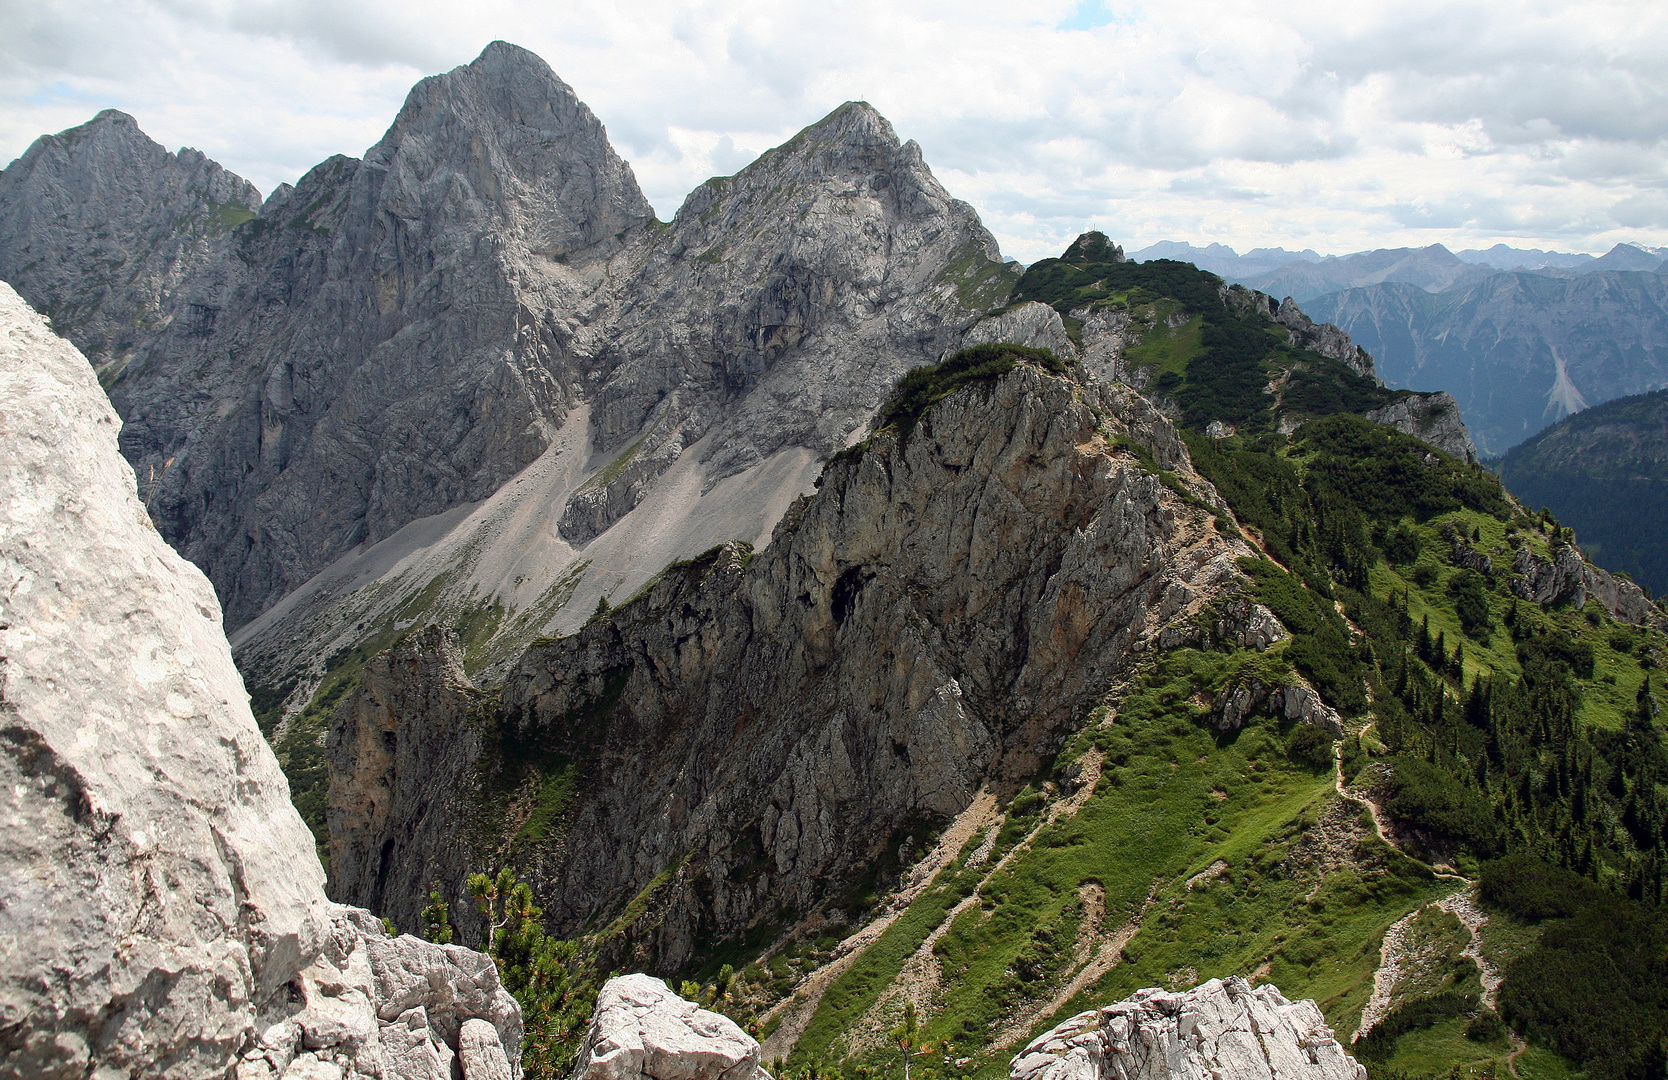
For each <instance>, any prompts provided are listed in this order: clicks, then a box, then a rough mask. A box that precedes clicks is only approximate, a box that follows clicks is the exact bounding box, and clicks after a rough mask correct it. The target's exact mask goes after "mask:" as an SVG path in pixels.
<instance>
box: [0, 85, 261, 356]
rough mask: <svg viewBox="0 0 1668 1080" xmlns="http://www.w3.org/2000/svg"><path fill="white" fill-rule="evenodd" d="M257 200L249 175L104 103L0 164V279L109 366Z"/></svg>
mask: <svg viewBox="0 0 1668 1080" xmlns="http://www.w3.org/2000/svg"><path fill="white" fill-rule="evenodd" d="M260 204H261V196H260V192H258V191H256V190H255V187H254V185H253V184H250V183H249V182H248V181H247V180H244V179H243V178H242V177H240V176H237V175H235V174H233V173H230V172H227V171H226V170H225V169H223V168H221V167H220V166H219V165H217V164H216V163H215V162H213V161H210V160H209V159H208V158H206V157H204V156H203V155H202V154H200V153H198V152H197V151H196V150H191V149H184V150H181V151H180V152H179V153H177V154H173V153H169V152H168V151H167V150H164V149H163V148H162V147H161V146H159V145H157V144H156V143H155V142H153V141H152V140H151V139H149V138H148V137H146V135H145V134H144V132H142V131H140V130H139V125H138V124H137V123H136V122H135V121H134V119H133V117H131V116H129V115H127V114H126V113H123V112H118V111H116V110H115V109H106V110H105V111H104V112H101V113H99V114H98V115H97V116H95V117H93V119H91V120H89V121H88V122H87V123H85V124H82V125H81V126H80V127H74V128H70V129H69V130H68V131H65V132H61V133H59V134H57V135H47V136H44V137H42V138H40V139H37V140H36V141H35V143H34V145H32V146H31V147H29V150H28V152H27V153H25V154H24V155H23V156H22V157H21V158H19V159H18V160H17V161H15V162H13V163H12V164H11V166H10V167H9V168H7V169H6V170H5V171H4V172H0V279H3V280H5V281H8V282H10V283H11V285H12V286H13V287H14V288H15V289H17V290H18V291H19V292H20V293H22V294H23V295H24V296H26V297H28V299H29V300H30V302H31V303H32V304H33V305H34V306H35V307H36V308H38V309H39V310H40V311H41V312H42V313H43V314H45V315H46V316H47V317H49V318H50V319H51V320H52V324H53V326H54V328H55V329H56V330H57V331H58V332H59V333H61V334H63V335H65V336H66V337H69V338H70V339H72V340H73V341H74V342H75V343H76V344H77V345H78V346H79V347H80V349H81V351H82V353H83V354H84V355H85V356H86V357H87V359H89V360H91V361H92V362H93V364H94V365H95V366H97V367H100V368H103V367H105V366H107V365H115V367H114V368H112V370H111V374H114V373H115V372H116V371H119V370H120V365H122V364H123V363H125V362H126V361H127V360H128V358H130V357H131V356H132V355H133V353H134V352H135V350H137V349H138V348H139V346H141V345H142V344H144V343H145V342H146V341H148V340H149V339H150V338H151V337H152V336H153V335H154V334H155V333H156V332H158V331H159V330H160V329H162V328H163V327H165V326H166V325H167V324H168V322H169V320H171V319H172V318H173V317H174V315H175V313H176V312H177V311H178V309H179V304H180V302H181V296H180V293H181V289H182V288H183V286H184V284H185V282H186V281H187V280H188V279H189V278H190V276H191V275H192V273H194V272H195V271H196V270H198V269H199V268H200V267H201V266H202V265H203V264H204V263H205V262H208V261H211V260H213V259H216V258H220V257H223V249H224V247H225V244H226V237H227V236H228V235H229V234H230V233H231V231H232V230H233V229H234V228H235V227H236V226H237V225H239V224H241V223H242V222H243V221H245V220H247V219H248V218H249V217H251V216H253V214H254V212H255V209H256V208H257V207H259V206H260Z"/></svg>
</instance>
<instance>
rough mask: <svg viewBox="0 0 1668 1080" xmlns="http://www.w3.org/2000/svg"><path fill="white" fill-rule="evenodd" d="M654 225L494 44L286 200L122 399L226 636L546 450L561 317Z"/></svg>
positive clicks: (520, 64) (558, 93) (600, 154)
mask: <svg viewBox="0 0 1668 1080" xmlns="http://www.w3.org/2000/svg"><path fill="white" fill-rule="evenodd" d="M649 219H650V212H649V208H648V204H647V203H646V202H644V200H643V197H642V194H641V193H640V192H639V191H638V189H637V185H636V183H635V181H634V180H633V179H632V176H631V171H630V169H629V168H628V167H627V166H626V165H625V164H624V163H623V162H622V161H620V159H619V158H618V157H617V156H616V155H615V154H614V153H613V151H612V150H611V149H610V148H609V147H608V143H607V138H606V136H605V134H604V133H603V130H602V126H601V124H599V123H598V122H597V120H596V118H595V117H594V116H592V115H591V113H590V111H589V110H588V109H586V108H585V107H584V105H582V104H581V103H580V102H579V101H578V99H577V98H575V97H574V95H573V92H572V90H570V89H569V88H568V87H567V85H566V84H564V83H563V82H562V81H561V80H560V79H557V78H556V76H555V75H554V74H552V73H551V71H550V69H549V68H548V67H546V66H545V65H544V64H543V63H542V62H541V61H539V60H538V59H537V58H536V57H534V56H532V55H531V54H530V53H526V52H524V51H523V50H520V49H516V48H515V47H513V46H509V45H504V44H502V43H498V44H495V45H492V46H490V47H488V49H487V50H486V51H485V52H484V53H482V54H481V57H480V58H479V59H477V60H476V61H475V62H474V63H472V64H470V65H468V66H467V67H463V68H459V69H457V70H456V71H453V72H450V73H448V74H446V75H440V76H436V77H433V78H430V79H425V80H423V81H422V82H420V83H419V84H418V85H417V86H416V87H415V88H414V89H413V90H412V92H411V94H410V96H409V97H408V98H407V101H406V104H405V107H404V108H403V109H402V110H401V111H400V114H399V116H398V117H397V118H396V119H395V121H394V124H393V125H392V126H391V127H390V128H389V130H388V133H387V134H386V135H385V136H384V137H383V139H382V141H381V142H379V143H378V144H377V145H376V146H374V147H372V148H371V150H370V151H369V152H368V153H367V154H366V156H365V159H364V160H363V161H355V160H352V159H348V158H333V159H331V160H330V161H327V162H325V163H324V164H322V165H320V166H318V167H317V168H315V169H314V170H313V171H312V172H310V173H308V174H307V176H305V177H303V178H302V180H301V181H300V182H299V183H298V184H297V185H296V187H295V188H294V190H292V191H281V192H279V193H275V194H274V196H273V197H272V198H271V199H269V200H268V201H267V203H266V204H265V205H263V206H262V207H261V216H260V217H259V219H258V220H256V221H254V222H251V223H250V224H248V225H246V226H244V227H243V228H241V229H239V230H238V232H237V234H236V235H235V237H234V238H233V246H232V248H231V250H229V251H228V252H227V253H226V256H225V257H224V258H222V259H220V260H219V261H218V262H216V263H214V264H213V265H211V266H207V267H205V268H204V269H203V270H202V271H201V272H200V273H198V274H197V275H196V276H195V277H194V278H193V280H192V281H191V283H190V287H189V289H188V291H187V295H186V297H185V301H186V303H185V306H184V307H183V308H182V309H181V311H180V312H179V314H178V316H177V317H176V318H175V319H174V320H173V321H172V322H171V323H170V324H169V325H168V327H167V328H166V329H165V330H163V331H162V333H161V334H160V335H158V336H156V337H154V338H153V339H152V340H150V341H149V342H148V343H147V344H146V345H145V346H144V348H143V349H142V350H141V351H140V353H139V355H138V356H136V357H135V359H134V360H133V362H132V363H131V364H129V366H128V367H127V368H126V369H125V370H124V371H123V372H122V375H121V377H120V378H118V379H117V380H116V381H115V382H114V383H113V384H112V386H111V388H110V393H111V398H112V400H113V401H114V402H115V404H116V407H117V409H118V410H119V411H120V412H121V413H122V415H123V417H124V420H125V422H126V427H125V428H124V432H123V451H124V452H125V453H126V454H127V455H128V457H129V459H130V460H131V461H133V462H134V463H135V464H136V465H138V466H140V467H141V468H142V469H144V470H146V471H147V474H148V470H149V469H150V468H151V467H153V466H154V468H155V469H156V470H157V476H158V477H159V479H158V482H157V490H156V495H155V498H154V500H153V502H152V505H153V509H154V511H155V513H156V515H157V518H158V521H159V524H160V526H161V528H162V530H163V532H164V534H165V535H166V536H167V537H168V539H169V540H170V541H171V542H172V543H174V545H175V546H176V547H177V548H179V549H180V550H181V551H182V552H183V553H184V554H185V555H186V556H187V557H188V558H190V559H192V560H193V561H194V562H196V563H198V564H199V565H200V566H202V567H203V568H204V569H205V570H206V572H207V573H208V574H209V577H210V579H211V580H213V581H214V583H215V585H216V587H217V588H218V589H219V590H220V593H221V595H222V596H224V597H225V598H226V603H227V611H228V617H229V619H230V621H231V622H232V623H233V624H234V625H235V624H237V623H241V622H243V621H245V620H246V619H248V618H249V617H251V616H252V615H254V614H256V613H258V612H259V611H260V610H262V609H263V608H265V607H266V606H268V605H269V604H271V603H272V602H273V601H275V600H276V599H277V598H278V597H280V596H282V595H283V594H284V593H286V592H288V591H289V590H290V589H292V588H293V587H294V586H296V585H298V584H300V583H301V582H302V581H305V580H306V579H307V578H308V577H310V576H311V575H312V574H313V573H314V572H315V571H317V570H318V569H319V568H320V567H321V566H323V565H326V564H327V563H328V562H330V561H331V560H332V559H334V558H335V557H337V556H338V555H340V554H341V553H343V552H345V551H347V550H348V549H349V548H351V547H352V546H353V545H355V544H357V543H359V542H360V541H362V540H365V539H367V538H369V539H376V538H380V537H381V536H385V535H387V534H388V533H390V532H392V531H393V530H394V529H395V528H397V527H399V526H400V525H403V524H404V523H405V522H407V521H409V520H411V519H412V518H414V517H419V516H422V515H424V514H428V513H434V512H437V511H440V510H443V509H445V508H446V507H448V506H451V505H454V504H456V503H458V502H463V501H469V500H473V499H480V498H484V497H485V496H486V495H488V494H490V493H491V492H492V491H493V490H494V489H495V488H497V487H498V486H499V485H500V484H501V483H503V482H504V481H505V480H507V479H508V478H509V477H510V476H511V475H513V474H514V473H515V472H516V471H517V470H518V469H520V468H521V467H522V466H524V465H526V464H527V463H528V462H530V461H532V460H533V459H534V458H536V457H537V456H538V455H539V454H540V453H541V452H542V451H543V450H544V449H545V447H546V446H547V445H548V444H549V441H550V438H551V435H552V433H553V432H554V431H555V430H556V429H557V428H559V427H560V426H561V424H562V423H563V421H564V419H565V417H566V414H567V410H568V408H569V407H570V405H571V403H572V399H573V397H574V395H575V394H576V392H577V390H576V387H577V386H578V385H579V384H580V382H581V381H582V378H583V376H582V374H581V372H580V370H579V369H578V368H577V367H576V366H575V365H573V364H571V363H570V362H569V361H568V360H567V356H568V353H569V351H570V349H569V347H570V344H571V342H572V340H573V338H574V335H575V333H576V331H577V330H578V326H577V324H573V325H569V324H566V323H561V322H558V321H555V319H554V317H553V314H552V313H553V311H566V310H571V309H572V308H573V307H574V306H575V305H576V304H577V303H578V301H579V300H580V298H582V297H583V296H585V295H586V294H588V293H589V292H590V291H591V290H592V288H593V285H592V278H593V277H594V275H595V273H596V272H594V271H589V270H587V269H586V268H587V267H591V266H593V265H596V264H597V263H598V262H599V261H602V260H606V259H607V258H608V257H609V256H610V255H614V254H617V253H618V252H619V251H620V249H621V248H622V245H623V244H624V243H625V238H626V235H627V234H629V233H630V232H631V230H633V229H637V228H638V227H640V226H641V225H642V224H643V223H644V222H646V221H648V220H649ZM170 462H171V464H169V463H170Z"/></svg>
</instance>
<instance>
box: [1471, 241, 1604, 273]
mask: <svg viewBox="0 0 1668 1080" xmlns="http://www.w3.org/2000/svg"><path fill="white" fill-rule="evenodd" d="M1454 254H1455V255H1456V256H1458V257H1459V258H1460V259H1462V260H1464V261H1465V262H1468V263H1476V264H1478V265H1481V266H1492V267H1494V268H1495V269H1496V270H1540V269H1542V268H1552V269H1558V270H1573V269H1575V268H1577V267H1580V266H1583V265H1585V264H1587V263H1590V262H1593V261H1594V257H1593V256H1591V255H1588V254H1587V253H1586V252H1584V251H1578V252H1568V251H1542V250H1541V249H1540V248H1515V247H1507V246H1506V245H1505V244H1495V245H1494V246H1493V247H1491V248H1467V249H1466V250H1464V251H1456V252H1454Z"/></svg>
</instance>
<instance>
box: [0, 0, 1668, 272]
mask: <svg viewBox="0 0 1668 1080" xmlns="http://www.w3.org/2000/svg"><path fill="white" fill-rule="evenodd" d="M493 38H504V39H506V40H510V41H514V42H517V43H518V44H521V45H525V46H526V47H528V48H530V49H532V50H533V51H535V52H537V53H539V54H540V55H541V56H543V57H544V58H545V59H546V60H547V61H549V62H550V64H551V66H552V67H554V68H555V69H556V71H557V72H558V73H559V74H560V75H562V77H563V78H564V79H566V80H567V81H568V82H569V83H571V84H572V85H573V86H574V88H575V89H576V90H577V91H578V93H579V95H580V96H581V97H582V98H583V99H584V100H585V101H586V102H587V103H588V104H589V105H590V106H591V108H592V109H593V110H594V111H595V112H596V113H597V115H598V116H600V117H601V118H602V120H603V122H604V123H605V124H607V125H608V128H609V132H610V135H611V137H612V138H613V139H614V141H615V144H616V146H617V147H618V148H619V150H620V152H621V153H622V155H624V156H625V157H626V158H627V159H628V160H630V161H631V162H632V164H633V167H634V168H635V169H636V171H637V174H638V177H639V180H640V182H641V183H642V184H643V187H644V189H645V192H646V193H647V194H648V195H649V197H650V200H651V201H652V202H653V203H654V204H655V206H656V208H657V210H658V211H659V212H660V214H661V216H662V217H669V216H670V215H671V214H672V213H673V212H674V211H675V210H676V208H677V205H678V203H679V202H681V201H682V198H683V196H684V194H685V193H686V192H687V191H688V190H689V189H690V188H692V187H693V186H695V185H696V184H698V183H700V182H701V181H702V180H704V179H706V177H708V176H709V175H712V174H714V173H727V172H733V171H734V170H735V169H736V168H738V167H739V166H740V165H741V164H743V163H745V162H746V161H747V160H748V159H749V158H750V157H751V156H752V155H754V154H756V153H757V152H758V151H759V150H761V149H763V148H765V147H768V146H770V145H773V144H775V143H777V142H780V141H781V140H783V139H785V138H787V137H788V136H790V135H791V134H792V133H793V132H794V131H796V130H798V129H799V128H800V127H803V126H804V125H805V124H807V123H811V122H813V121H815V120H816V119H818V118H819V117H821V116H822V115H824V114H825V113H827V112H828V111H829V110H831V109H833V108H834V107H835V106H837V105H838V104H839V103H840V102H842V101H844V100H847V99H851V98H863V99H866V100H868V101H870V102H872V103H873V104H874V105H875V106H876V107H877V108H879V109H880V110H881V112H883V113H884V114H886V116H887V117H889V118H890V119H891V120H892V122H893V124H894V125H895V126H896V127H897V129H898V132H899V134H900V135H901V136H903V137H905V138H914V139H916V140H917V141H919V142H920V143H921V144H922V148H923V150H924V152H925V154H926V157H927V160H928V162H929V163H930V164H931V165H933V167H934V168H935V170H936V171H937V172H938V174H939V176H940V177H941V178H942V179H943V180H944V181H945V183H946V186H948V187H949V188H950V189H951V190H952V191H953V192H954V193H956V194H957V195H959V196H961V197H963V198H966V199H968V200H969V201H970V202H972V203H973V204H974V205H975V206H976V207H978V209H979V211H980V213H981V214H982V215H983V216H984V218H985V221H986V223H987V224H988V225H989V226H990V227H991V229H992V231H993V232H995V233H996V234H997V235H998V238H999V239H1000V240H1001V242H1002V244H1003V248H1004V250H1005V251H1008V252H1009V253H1011V254H1014V255H1017V256H1018V257H1020V258H1022V259H1026V260H1030V259H1034V258H1037V257H1039V256H1041V255H1045V254H1050V253H1054V252H1057V251H1058V250H1059V249H1060V248H1061V247H1062V246H1063V245H1064V244H1065V243H1067V242H1069V240H1070V239H1071V237H1072V236H1074V235H1075V234H1076V233H1077V232H1079V231H1081V230H1082V229H1084V228H1087V227H1089V226H1091V225H1095V226H1098V227H1100V228H1102V229H1104V230H1106V231H1107V232H1108V233H1110V234H1111V235H1114V236H1115V237H1117V238H1118V239H1120V240H1122V241H1123V242H1125V243H1126V244H1128V245H1134V246H1141V245H1144V244H1146V243H1149V242H1151V241H1153V240H1157V239H1163V238H1173V239H1186V240H1192V241H1195V242H1198V243H1206V242H1210V241H1220V242H1223V243H1228V244H1232V245H1233V246H1235V247H1237V248H1239V249H1241V250H1245V249H1247V248H1250V247H1255V246H1259V245H1279V246H1284V247H1290V248H1302V247H1314V248H1316V249H1318V250H1322V251H1344V250H1354V249H1359V248H1366V247H1383V246H1397V245H1401V244H1426V243H1432V242H1438V241H1440V242H1444V243H1448V244H1449V245H1450V246H1451V247H1455V248H1459V247H1479V246H1481V247H1486V246H1488V245H1489V244H1492V243H1494V242H1496V241H1501V240H1503V241H1506V242H1508V243H1516V244H1519V245H1524V246H1535V247H1550V248H1562V249H1566V250H1568V249H1572V248H1576V249H1582V250H1590V251H1602V250H1605V249H1607V248H1608V247H1609V246H1610V245H1611V244H1613V243H1615V242H1616V241H1617V240H1637V241H1639V242H1643V243H1647V244H1653V245H1660V244H1665V243H1668V219H1665V215H1664V213H1663V211H1662V206H1663V202H1662V200H1663V194H1662V190H1661V187H1660V182H1661V177H1662V176H1663V174H1664V166H1665V164H1668V8H1664V7H1663V6H1662V5H1661V4H1658V3H1643V2H1642V3H1616V2H1580V3H1555V2H1550V0H1545V2H1543V0H1494V2H1490V0H1462V2H1458V3H1437V2H1434V0H1424V2H1402V3H1385V2H1380V3H1377V4H1370V5H1369V4H1354V5H1349V4H1338V3H1336V2H1335V0H1332V2H1328V3H1321V2H1319V0H1299V2H1297V3H1288V4H1284V5H1279V6H1271V5H1256V6H1250V7H1248V6H1245V5H1243V4H1228V3H1219V2H1210V3H1207V2H1204V0H1170V2H1167V3H1165V4H1162V5H1159V4H1131V3H1119V2H1117V0H1084V2H1082V3H1078V2H1076V0H1046V2H1035V3H1028V4H1023V5H1015V4H1012V3H998V2H995V0H958V2H956V3H950V2H948V0H929V2H922V3H913V4H910V3H906V4H898V3H896V2H891V3H883V2H881V0H849V2H847V3H843V4H839V5H834V4H826V3H822V4H783V3H781V0H768V2H767V0H696V2H693V3H687V2H685V3H674V2H671V0H643V2H629V0H625V2H618V3H615V2H609V0H570V2H569V3H566V4H563V5H560V6H555V5H543V4H539V5H534V4H528V3H516V2H510V0H485V2H482V3H475V4H470V5H463V4H458V3H456V2H455V0H447V2H445V3H441V2H438V0H403V2H394V0H58V2H55V3H51V4H26V3H24V2H22V0H0V102H3V107H0V160H9V159H10V158H11V157H14V156H16V155H17V154H19V153H21V152H22V151H23V150H24V149H25V147H26V146H27V145H28V143H29V142H30V140H32V139H33V138H34V137H35V136H37V135H39V134H40V133H42V132H45V131H56V130H60V129H62V128H64V127H67V126H70V125H72V124H76V123H80V122H82V121H84V120H86V119H87V118H88V117H90V116H91V115H92V114H93V113H94V112H96V111H97V110H98V109H100V108H104V107H107V106H115V107H118V108H122V109H125V110H127V111H128V112H131V113H133V114H134V115H135V116H137V117H138V118H139V122H140V124H141V126H142V127H143V128H144V129H145V130H146V131H147V132H149V133H150V134H151V135H152V136H153V137H155V138H157V139H158V140H159V141H162V142H164V143H166V144H168V145H170V146H178V145H193V146H196V147H198V148H200V149H202V150H204V151H205V152H207V153H209V154H211V155H212V156H214V157H216V158H217V159H219V160H220V161H222V162H224V163H225V164H226V165H227V166H228V167H230V168H232V169H234V170H236V171H238V172H240V173H242V174H243V175H245V176H248V177H249V178H250V179H251V180H253V181H254V182H255V183H256V184H257V185H259V186H260V187H261V188H262V189H263V190H269V189H270V188H272V187H273V186H274V185H276V184H277V183H279V182H281V181H284V180H293V179H294V178H295V177H296V176H298V175H299V174H300V173H301V172H302V171H304V170H305V169H307V168H308V167H310V166H311V165H313V164H315V163H316V162H317V161H319V160H322V159H323V158H325V157H327V156H328V155H330V154H332V153H349V154H358V153H360V152H362V151H363V150H364V149H365V147H367V146H369V145H370V144H371V143H373V142H375V141H376V139H377V138H378V137H379V136H380V134H381V133H382V131H383V129H384V128H385V127H386V126H387V124H388V123H389V121H390V120H391V119H392V118H393V116H394V113H395V112H396V111H397V109H398V107H399V103H400V101H401V99H402V98H403V96H404V93H405V91H406V90H407V89H408V88H409V86H410V84H411V83H413V82H415V81H416V79H418V78H419V77H421V76H422V75H424V74H429V73H433V72H436V71H441V70H444V69H446V68H448V67H451V66H454V65H456V64H460V63H466V62H468V61H469V60H470V59H472V58H473V57H474V56H475V55H476V54H477V53H478V52H479V51H480V49H481V48H482V46H484V45H485V43H486V42H487V41H489V40H492V39H493Z"/></svg>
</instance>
